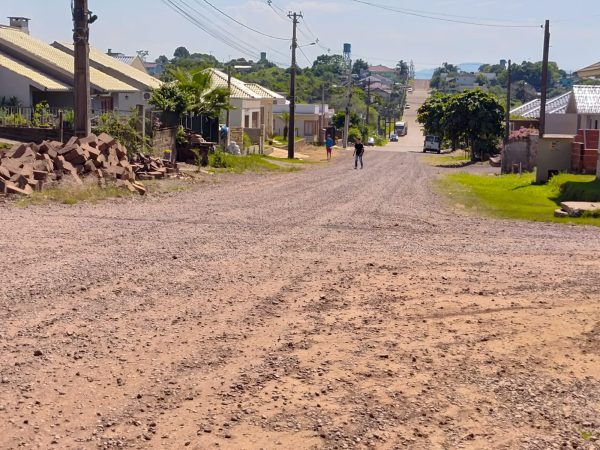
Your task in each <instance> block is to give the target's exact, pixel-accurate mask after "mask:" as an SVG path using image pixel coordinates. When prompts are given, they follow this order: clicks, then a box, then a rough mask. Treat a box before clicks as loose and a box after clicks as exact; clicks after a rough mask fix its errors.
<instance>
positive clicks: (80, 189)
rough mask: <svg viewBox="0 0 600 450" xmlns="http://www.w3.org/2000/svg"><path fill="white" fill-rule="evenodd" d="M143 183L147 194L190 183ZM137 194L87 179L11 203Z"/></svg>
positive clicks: (64, 201)
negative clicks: (82, 182) (78, 183)
mask: <svg viewBox="0 0 600 450" xmlns="http://www.w3.org/2000/svg"><path fill="white" fill-rule="evenodd" d="M143 184H144V186H145V187H146V189H147V191H148V193H149V194H165V193H169V192H181V191H184V190H186V189H189V188H190V187H191V184H190V183H187V182H186V181H183V180H179V179H166V180H150V181H145V182H143ZM138 195H139V194H137V193H132V192H130V191H129V190H127V189H126V188H123V187H117V186H116V185H108V186H106V187H104V188H103V187H100V186H99V185H98V184H97V183H96V182H95V181H92V180H89V181H85V182H84V184H83V185H82V186H80V185H72V184H65V185H59V186H57V187H54V188H49V189H44V190H43V191H42V192H34V193H33V195H31V197H19V198H18V199H16V200H15V201H14V203H13V204H14V205H15V206H17V207H26V206H34V205H48V204H52V203H61V204H63V205H76V204H78V203H98V202H102V201H105V200H109V199H115V198H128V197H131V196H135V197H137V196H138Z"/></svg>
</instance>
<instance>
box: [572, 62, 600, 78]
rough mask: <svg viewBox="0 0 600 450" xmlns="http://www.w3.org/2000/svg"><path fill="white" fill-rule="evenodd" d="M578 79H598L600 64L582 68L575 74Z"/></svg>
mask: <svg viewBox="0 0 600 450" xmlns="http://www.w3.org/2000/svg"><path fill="white" fill-rule="evenodd" d="M575 73H576V74H577V76H578V77H600V62H597V63H596V64H592V65H591V66H587V67H584V68H583V69H579V70H578V71H577V72H575Z"/></svg>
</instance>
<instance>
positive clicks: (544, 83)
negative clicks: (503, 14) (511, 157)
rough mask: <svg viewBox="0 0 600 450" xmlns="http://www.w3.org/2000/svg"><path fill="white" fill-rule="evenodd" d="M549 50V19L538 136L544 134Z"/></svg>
mask: <svg viewBox="0 0 600 450" xmlns="http://www.w3.org/2000/svg"><path fill="white" fill-rule="evenodd" d="M549 52H550V21H549V20H546V25H545V26H544V59H543V61H542V96H541V99H540V100H541V102H542V103H541V104H540V137H544V134H546V99H547V98H548V53H549Z"/></svg>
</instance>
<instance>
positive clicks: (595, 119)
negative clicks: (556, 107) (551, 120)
mask: <svg viewBox="0 0 600 450" xmlns="http://www.w3.org/2000/svg"><path fill="white" fill-rule="evenodd" d="M567 114H576V115H577V129H578V130H580V129H584V130H598V129H600V86H573V95H572V96H571V98H570V100H569V104H568V106H567Z"/></svg>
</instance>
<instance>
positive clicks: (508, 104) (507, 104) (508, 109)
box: [504, 59, 512, 145]
mask: <svg viewBox="0 0 600 450" xmlns="http://www.w3.org/2000/svg"><path fill="white" fill-rule="evenodd" d="M511 84H512V67H511V60H510V59H509V60H508V79H507V89H506V91H507V92H506V124H505V130H504V144H505V145H506V144H508V137H509V136H510V98H511Z"/></svg>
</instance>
